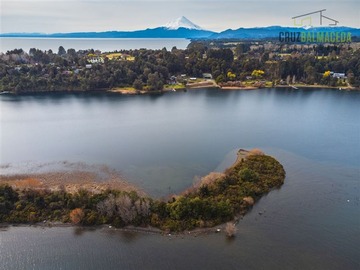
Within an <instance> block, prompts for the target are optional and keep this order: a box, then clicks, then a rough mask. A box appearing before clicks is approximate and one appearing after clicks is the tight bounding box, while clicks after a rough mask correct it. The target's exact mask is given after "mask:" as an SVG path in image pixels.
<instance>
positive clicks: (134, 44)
mask: <svg viewBox="0 0 360 270" xmlns="http://www.w3.org/2000/svg"><path fill="white" fill-rule="evenodd" d="M189 43H190V41H189V40H187V39H184V38H154V39H151V38H146V39H144V38H1V39H0V52H3V53H5V52H6V51H9V50H13V49H15V48H18V49H20V48H21V49H23V50H24V51H25V52H29V50H30V49H31V48H37V49H40V50H43V51H44V50H49V49H51V50H52V51H53V52H57V51H58V49H59V46H63V47H64V48H65V49H66V50H67V49H70V48H73V49H75V50H86V49H94V50H100V51H102V52H109V51H115V50H131V49H141V48H146V49H154V50H160V49H162V48H164V47H165V48H166V49H168V50H171V48H172V47H174V46H176V47H177V48H178V49H186V47H187V45H188V44H189Z"/></svg>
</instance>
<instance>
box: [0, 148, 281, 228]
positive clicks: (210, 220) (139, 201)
mask: <svg viewBox="0 0 360 270" xmlns="http://www.w3.org/2000/svg"><path fill="white" fill-rule="evenodd" d="M20 178H21V177H19V179H17V177H16V176H12V177H10V176H1V177H0V223H2V224H37V223H40V222H41V223H42V224H53V223H54V222H61V223H65V224H66V223H67V224H74V225H83V226H92V225H102V224H109V225H111V226H114V227H126V226H130V225H132V226H137V227H142V228H159V229H161V230H162V231H164V232H180V231H184V230H191V229H195V228H210V227H213V226H216V225H219V224H222V223H225V222H228V221H234V220H235V219H237V218H238V217H239V216H242V215H244V214H245V213H246V212H247V211H248V210H249V209H250V208H251V207H252V205H253V204H254V203H255V202H256V201H257V200H258V199H259V198H261V196H263V195H264V194H266V193H268V192H270V191H271V190H272V189H274V188H279V187H281V185H282V184H283V183H284V179H285V170H284V168H283V166H282V165H281V164H280V163H279V162H278V161H277V160H276V159H275V158H273V157H271V156H268V155H265V154H264V153H262V152H261V151H260V150H256V149H255V150H251V151H246V150H239V152H238V157H237V160H236V162H235V163H234V164H233V165H232V166H231V167H229V168H228V169H226V170H225V171H224V172H223V173H210V174H209V175H207V176H205V177H203V178H202V179H201V180H200V181H199V182H198V183H196V184H194V185H193V186H192V187H190V188H188V189H187V190H186V191H184V192H183V193H181V194H179V195H172V196H169V197H168V198H167V199H154V198H151V197H149V196H146V195H144V194H141V193H138V192H136V191H135V190H132V191H124V190H122V189H118V188H108V189H105V190H98V191H96V192H94V191H91V190H88V189H79V190H77V191H76V192H75V191H71V190H66V189H64V188H61V187H59V188H54V187H53V188H43V187H41V186H40V185H39V186H32V187H29V186H23V187H19V186H16V183H17V182H19V181H20V182H21V181H23V180H24V179H20ZM28 181H29V180H28ZM32 181H33V182H35V180H34V179H33V180H32Z"/></svg>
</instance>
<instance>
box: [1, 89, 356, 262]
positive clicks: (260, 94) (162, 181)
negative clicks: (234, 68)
mask: <svg viewBox="0 0 360 270" xmlns="http://www.w3.org/2000/svg"><path fill="white" fill-rule="evenodd" d="M359 104H360V93H359V92H352V93H351V92H341V91H333V90H321V89H320V90H286V89H281V90H275V89H267V90H259V91H222V92H221V91H218V90H210V89H209V90H196V91H189V92H187V93H170V94H166V95H162V96H135V97H128V96H118V95H95V94H76V95H63V94H57V95H32V96H5V95H2V96H0V106H1V107H0V124H1V132H0V136H1V137H0V147H1V148H0V150H1V151H0V153H1V156H0V161H1V162H0V163H1V164H2V165H7V166H2V167H1V171H2V172H5V173H6V172H11V171H14V170H15V171H19V170H24V171H36V170H38V167H39V165H41V164H42V165H43V164H45V163H48V164H57V163H58V162H62V161H65V160H66V161H70V162H79V161H80V162H86V163H87V164H105V165H108V166H110V167H111V168H115V169H117V170H119V171H121V172H122V173H123V174H124V175H125V176H126V177H127V178H128V179H129V181H131V182H133V183H135V184H137V185H139V186H141V187H143V188H144V189H145V190H146V191H147V192H148V193H149V194H151V195H154V196H165V195H167V194H168V193H169V192H179V191H181V190H183V189H184V188H186V187H187V186H189V185H191V183H192V182H193V178H194V176H196V175H204V174H206V173H207V172H209V171H213V170H221V169H222V168H224V167H226V166H227V165H228V164H229V163H231V162H232V161H233V159H234V155H235V152H236V149H237V148H239V147H241V148H252V147H259V148H262V149H264V150H265V151H266V152H267V153H270V154H271V155H273V156H275V157H276V158H277V159H279V160H280V162H282V163H283V165H284V167H285V169H286V172H287V177H286V180H285V184H284V185H283V187H282V188H281V189H280V190H276V191H273V192H271V193H270V194H268V195H267V196H266V197H263V198H262V199H261V200H260V202H259V203H258V204H256V205H255V207H254V208H253V210H252V211H251V212H250V213H249V214H248V215H246V216H245V218H244V219H243V220H241V222H240V223H239V224H238V229H239V232H238V234H237V237H236V239H235V240H234V241H227V240H226V239H225V237H224V235H223V234H211V235H207V236H200V237H193V236H186V237H167V236H159V235H152V234H140V233H125V232H120V231H114V230H111V229H98V230H96V231H87V230H78V229H74V228H46V229H43V228H29V227H10V228H5V229H4V230H3V231H1V232H0V251H1V252H0V261H1V262H2V263H1V264H0V269H99V268H102V269H169V268H171V269H359V266H360V262H359V257H360V248H359V243H360V229H359V228H360V215H359V200H360V199H359V195H360V193H359V189H360V170H359V167H360V121H359V115H360V106H359ZM259 212H262V213H263V214H262V215H259Z"/></svg>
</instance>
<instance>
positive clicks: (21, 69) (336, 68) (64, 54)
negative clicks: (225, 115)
mask: <svg viewBox="0 0 360 270" xmlns="http://www.w3.org/2000/svg"><path fill="white" fill-rule="evenodd" d="M221 44H226V43H219V42H217V43H216V46H214V45H212V43H211V42H209V41H196V42H192V43H190V45H189V46H188V48H187V49H185V50H180V49H177V48H176V47H174V48H172V49H171V50H170V51H169V50H167V49H166V48H164V49H162V50H146V49H139V50H122V51H120V52H121V53H123V54H126V55H130V56H132V57H134V60H133V61H127V60H119V59H109V58H107V57H106V54H105V55H102V54H101V52H99V51H94V50H93V49H91V50H79V51H75V50H74V49H68V50H65V48H63V47H62V46H60V47H59V50H58V52H53V51H51V50H48V51H42V50H38V49H35V48H32V49H30V51H29V52H25V51H23V50H22V49H14V50H11V51H8V52H6V53H5V54H0V91H11V92H15V93H26V92H34V91H90V90H108V89H111V88H114V87H133V88H135V89H137V90H141V89H143V90H147V91H154V90H161V89H163V87H164V85H165V84H167V83H169V82H171V81H172V78H173V77H178V76H179V75H181V74H186V75H187V76H188V77H202V76H203V73H210V74H212V76H213V78H215V79H216V81H217V82H227V81H245V80H247V79H248V77H249V76H250V77H251V76H252V75H253V74H254V73H253V72H254V71H262V72H263V73H262V74H261V76H258V77H255V78H253V79H262V80H269V81H271V82H273V83H274V84H278V83H279V82H280V81H281V80H284V81H285V80H287V79H288V78H289V77H290V78H291V80H293V81H296V82H303V83H306V84H315V83H317V84H323V85H332V86H336V85H341V84H342V83H344V80H343V81H341V80H339V79H337V78H333V77H331V76H329V77H324V73H325V72H327V71H333V72H337V73H344V74H345V75H346V76H347V82H348V83H350V84H351V85H353V86H355V87H359V86H360V50H359V49H358V48H357V47H356V46H355V47H354V46H351V45H350V44H341V45H327V46H325V45H322V44H320V45H313V46H300V45H299V46H290V45H288V46H286V45H278V44H271V45H268V44H266V43H263V44H250V43H239V44H237V45H236V46H232V47H227V46H225V45H221ZM89 55H98V56H99V57H102V58H103V62H99V63H93V64H91V68H89V66H87V65H88V64H89ZM257 74H259V73H257ZM178 82H181V83H186V81H184V80H181V79H179V80H178Z"/></svg>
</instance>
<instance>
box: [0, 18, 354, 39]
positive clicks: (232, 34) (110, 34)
mask: <svg viewBox="0 0 360 270" xmlns="http://www.w3.org/2000/svg"><path fill="white" fill-rule="evenodd" d="M310 31H311V32H318V31H321V32H335V31H336V32H350V33H351V35H352V36H357V37H360V29H359V28H351V27H340V26H335V27H327V26H324V27H310V28H301V27H283V26H268V27H254V28H239V29H236V30H232V29H228V30H225V31H223V32H220V33H216V32H213V31H209V30H205V29H203V28H202V27H200V26H198V25H196V24H194V23H193V22H191V21H190V20H189V19H187V18H185V17H184V16H182V17H180V18H177V19H175V20H174V21H172V22H169V23H167V24H165V25H164V26H160V27H156V28H148V29H145V30H136V31H106V32H76V33H53V34H43V33H7V34H0V37H41V38H188V39H264V38H278V37H279V33H280V32H310Z"/></svg>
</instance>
